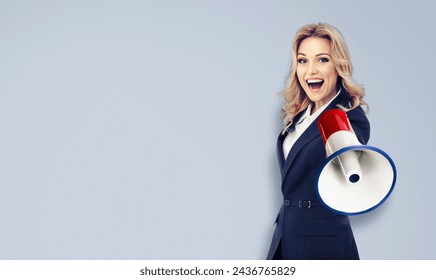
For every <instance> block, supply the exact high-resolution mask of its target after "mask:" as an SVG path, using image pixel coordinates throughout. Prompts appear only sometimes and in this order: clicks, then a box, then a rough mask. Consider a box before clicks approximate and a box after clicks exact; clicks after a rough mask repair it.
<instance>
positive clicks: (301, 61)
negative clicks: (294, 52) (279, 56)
mask: <svg viewBox="0 0 436 280" xmlns="http://www.w3.org/2000/svg"><path fill="white" fill-rule="evenodd" d="M297 61H298V63H300V64H303V63H306V59H304V58H300V59H298V60H297Z"/></svg>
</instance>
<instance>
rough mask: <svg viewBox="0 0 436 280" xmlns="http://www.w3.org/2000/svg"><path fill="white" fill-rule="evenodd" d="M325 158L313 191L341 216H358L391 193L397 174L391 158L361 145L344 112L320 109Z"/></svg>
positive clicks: (375, 206) (373, 148) (379, 203)
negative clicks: (321, 111)
mask: <svg viewBox="0 0 436 280" xmlns="http://www.w3.org/2000/svg"><path fill="white" fill-rule="evenodd" d="M318 128H319V130H320V133H321V136H322V138H323V140H324V144H325V148H326V153H327V159H326V160H325V162H324V163H323V165H322V167H321V168H320V170H319V172H318V176H317V181H316V193H317V195H318V198H319V199H320V201H321V203H322V204H323V205H324V206H325V207H326V208H327V209H329V210H331V211H333V212H335V213H338V214H341V215H347V216H349V215H359V214H363V213H367V212H369V211H372V210H374V209H375V208H377V207H379V206H380V205H381V204H382V203H383V202H385V201H386V199H387V198H388V197H389V195H390V194H391V193H392V191H393V189H394V186H395V181H396V177H397V171H396V168H395V164H394V162H393V160H392V159H391V158H390V157H389V155H388V154H386V153H385V152H384V151H382V150H380V149H379V148H376V147H373V146H368V145H362V144H361V143H360V142H359V140H357V137H356V135H355V134H354V132H353V130H352V128H351V124H350V121H349V120H348V117H347V115H346V113H345V112H344V111H342V110H340V109H331V110H328V111H326V112H324V113H323V114H322V115H321V116H320V117H319V119H318Z"/></svg>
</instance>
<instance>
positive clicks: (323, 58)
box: [319, 57, 329, 63]
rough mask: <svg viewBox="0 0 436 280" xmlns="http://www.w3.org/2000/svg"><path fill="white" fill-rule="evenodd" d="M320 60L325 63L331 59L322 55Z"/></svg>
mask: <svg viewBox="0 0 436 280" xmlns="http://www.w3.org/2000/svg"><path fill="white" fill-rule="evenodd" d="M319 62H323V63H325V62H329V59H328V58H326V57H321V58H320V59H319Z"/></svg>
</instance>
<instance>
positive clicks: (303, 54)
mask: <svg viewBox="0 0 436 280" xmlns="http://www.w3.org/2000/svg"><path fill="white" fill-rule="evenodd" d="M297 55H302V56H306V54H305V53H300V52H299V53H297ZM321 55H328V56H330V57H331V55H329V54H328V53H319V54H317V55H315V57H318V56H321Z"/></svg>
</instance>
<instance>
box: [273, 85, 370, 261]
mask: <svg viewBox="0 0 436 280" xmlns="http://www.w3.org/2000/svg"><path fill="white" fill-rule="evenodd" d="M337 104H341V105H343V106H345V107H348V106H349V101H348V94H347V93H346V92H345V90H344V89H342V90H341V93H340V94H339V95H338V96H337V97H336V98H335V99H334V100H333V101H332V102H331V103H330V104H329V106H327V108H326V109H325V110H324V111H326V110H329V109H333V108H337ZM303 113H304V112H301V113H299V114H297V115H296V116H295V118H294V120H298V119H299V117H300V116H301V114H303ZM347 116H348V118H349V120H350V123H351V126H352V127H353V130H354V132H355V134H356V136H357V138H358V140H359V141H360V142H361V143H362V144H366V143H367V142H368V140H369V134H370V125H369V121H368V119H367V117H366V115H365V112H364V111H363V110H362V108H361V107H357V108H355V109H353V110H350V111H348V112H347ZM294 123H295V122H294ZM317 123H318V119H315V120H314V121H313V122H312V124H311V125H310V126H309V127H308V128H307V129H306V131H305V132H304V133H303V134H302V135H301V136H300V137H299V138H298V140H297V141H296V142H295V144H294V145H293V146H292V148H291V150H290V152H289V154H288V157H287V159H286V160H285V159H284V155H283V141H284V139H285V137H286V134H285V135H282V134H280V135H279V137H278V140H277V157H278V161H279V165H280V169H281V175H282V176H281V177H282V185H281V190H282V194H283V204H282V206H281V208H280V211H279V213H278V215H277V218H276V221H275V224H276V228H275V231H274V234H273V238H272V242H271V246H270V249H269V252H268V256H267V259H318V260H320V259H359V253H358V250H357V246H356V242H355V240H354V236H353V232H352V230H351V226H350V221H349V218H348V217H347V216H343V215H339V214H336V213H333V212H331V211H329V210H327V209H326V208H325V207H323V206H322V204H321V203H320V201H319V199H318V197H317V195H316V192H315V183H316V182H315V180H316V175H317V173H318V171H319V169H320V167H321V165H322V163H323V162H324V161H325V159H326V151H325V147H324V143H323V140H322V137H321V135H320V133H319V129H318V124H317ZM293 128H294V127H293V126H291V128H290V130H291V131H292V129H293ZM309 206H310V207H309Z"/></svg>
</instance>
